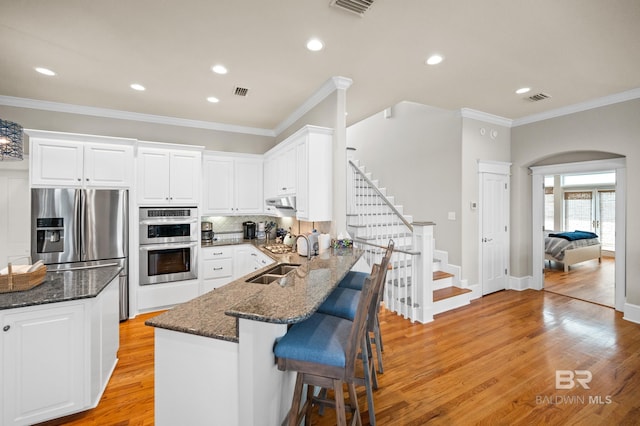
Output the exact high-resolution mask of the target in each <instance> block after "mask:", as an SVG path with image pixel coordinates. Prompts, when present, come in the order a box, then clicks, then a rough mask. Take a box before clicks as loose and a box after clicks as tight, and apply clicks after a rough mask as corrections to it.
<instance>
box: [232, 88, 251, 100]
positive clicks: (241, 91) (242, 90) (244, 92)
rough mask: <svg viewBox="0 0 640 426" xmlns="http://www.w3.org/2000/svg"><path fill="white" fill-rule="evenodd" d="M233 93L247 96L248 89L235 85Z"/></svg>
mask: <svg viewBox="0 0 640 426" xmlns="http://www.w3.org/2000/svg"><path fill="white" fill-rule="evenodd" d="M233 94H234V95H236V96H243V97H244V96H247V95H248V94H249V89H247V88H246V87H240V86H236V87H235V88H234V89H233Z"/></svg>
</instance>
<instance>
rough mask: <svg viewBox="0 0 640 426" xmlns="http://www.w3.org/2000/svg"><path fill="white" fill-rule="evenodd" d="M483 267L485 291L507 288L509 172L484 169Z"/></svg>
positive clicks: (482, 186) (481, 207)
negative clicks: (486, 171)
mask: <svg viewBox="0 0 640 426" xmlns="http://www.w3.org/2000/svg"><path fill="white" fill-rule="evenodd" d="M480 175H481V194H480V196H481V198H480V200H481V201H480V209H481V212H480V215H481V229H480V239H481V240H480V241H481V242H480V245H481V250H480V255H481V261H480V269H481V280H482V294H483V295H485V294H489V293H493V292H495V291H499V290H504V289H506V288H507V284H508V277H509V175H507V174H499V173H481V174H480Z"/></svg>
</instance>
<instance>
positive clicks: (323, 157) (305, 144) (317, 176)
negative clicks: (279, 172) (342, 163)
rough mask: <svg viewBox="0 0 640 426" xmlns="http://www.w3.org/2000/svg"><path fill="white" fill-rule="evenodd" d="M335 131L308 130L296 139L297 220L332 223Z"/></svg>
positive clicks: (316, 128) (311, 127) (319, 128)
mask: <svg viewBox="0 0 640 426" xmlns="http://www.w3.org/2000/svg"><path fill="white" fill-rule="evenodd" d="M332 134H333V131H332V130H331V129H327V128H321V127H314V126H306V127H304V128H303V129H302V131H300V132H298V133H297V134H296V135H297V137H296V159H297V161H296V163H297V166H298V167H297V182H296V188H297V192H296V195H297V196H296V218H298V219H299V220H304V221H307V222H323V221H330V220H331V219H332V213H333V167H332V164H333V154H332V152H333V150H332V147H333V137H332Z"/></svg>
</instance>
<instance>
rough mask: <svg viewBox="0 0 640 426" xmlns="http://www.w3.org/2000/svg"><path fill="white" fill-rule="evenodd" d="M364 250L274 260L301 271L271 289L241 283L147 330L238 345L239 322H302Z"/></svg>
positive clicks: (169, 314)
mask: <svg viewBox="0 0 640 426" xmlns="http://www.w3.org/2000/svg"><path fill="white" fill-rule="evenodd" d="M362 253H363V251H362V250H360V249H338V250H334V249H331V250H328V251H327V252H325V253H323V254H321V255H319V256H315V257H313V258H312V259H311V260H308V259H307V258H306V257H303V256H299V255H298V254H295V253H289V254H283V255H274V254H270V255H271V256H272V257H274V258H275V259H277V261H278V263H296V264H300V266H299V267H298V268H297V269H296V270H294V271H293V272H290V273H289V274H287V275H285V276H284V277H283V278H281V279H279V280H277V281H275V282H272V283H270V284H266V285H265V284H252V283H247V282H245V280H247V278H249V277H252V276H255V275H259V274H260V273H262V272H264V271H266V270H268V269H269V268H272V267H273V266H274V265H273V264H272V265H269V266H266V267H264V268H262V269H260V270H258V271H255V272H253V273H251V274H249V275H247V276H244V277H242V278H240V279H238V280H235V281H232V282H231V283H229V284H227V285H225V286H222V287H219V288H217V289H215V290H213V291H211V292H209V293H206V294H203V295H202V296H200V297H197V298H195V299H193V300H190V301H188V302H185V303H183V304H181V305H178V306H176V307H174V308H173V309H171V310H169V311H167V312H164V313H162V314H160V315H158V316H156V317H153V318H151V319H149V320H147V321H146V322H145V324H146V325H149V326H152V327H158V328H164V329H168V330H173V331H179V332H183V333H189V334H196V335H199V336H204V337H211V338H215V339H221V340H227V341H230V342H238V326H237V323H238V318H245V319H249V320H254V321H263V322H270V323H276V324H293V323H296V322H299V321H302V320H304V319H306V318H308V317H309V316H311V314H313V312H315V310H316V309H317V308H318V306H320V304H321V303H322V302H324V300H325V299H326V298H327V296H328V295H329V293H331V291H332V290H333V289H334V288H335V287H336V286H337V285H338V283H339V282H340V281H341V280H342V278H344V276H345V275H346V274H347V272H348V271H349V270H350V269H351V267H352V266H353V265H354V264H355V263H356V262H357V261H358V259H359V258H360V256H362Z"/></svg>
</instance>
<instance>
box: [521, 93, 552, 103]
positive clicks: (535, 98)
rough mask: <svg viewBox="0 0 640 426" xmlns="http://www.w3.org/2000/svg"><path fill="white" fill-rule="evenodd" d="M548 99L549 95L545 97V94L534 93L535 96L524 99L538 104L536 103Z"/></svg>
mask: <svg viewBox="0 0 640 426" xmlns="http://www.w3.org/2000/svg"><path fill="white" fill-rule="evenodd" d="M550 97H551V95H547V94H546V93H542V92H540V93H536V94H535V95H531V96H529V97H528V98H526V99H528V100H530V101H531V102H538V101H544V100H545V99H548V98H550Z"/></svg>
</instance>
